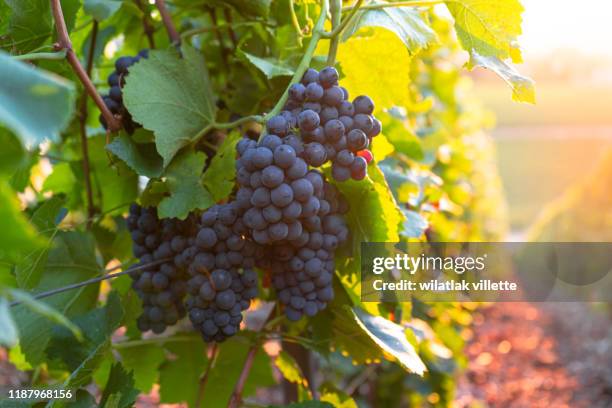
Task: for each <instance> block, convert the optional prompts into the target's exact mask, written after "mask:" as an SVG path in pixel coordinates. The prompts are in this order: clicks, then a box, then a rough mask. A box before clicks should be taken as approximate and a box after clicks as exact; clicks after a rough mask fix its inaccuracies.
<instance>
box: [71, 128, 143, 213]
mask: <svg viewBox="0 0 612 408" xmlns="http://www.w3.org/2000/svg"><path fill="white" fill-rule="evenodd" d="M105 144H106V140H105V137H104V135H99V136H96V137H93V138H90V139H89V146H90V147H89V150H90V153H89V161H90V166H91V173H92V174H91V181H92V188H93V190H94V200H96V205H97V206H98V207H99V208H100V211H101V212H103V213H105V214H121V213H122V212H124V211H125V208H126V207H127V206H128V205H129V203H131V202H133V201H134V200H135V199H136V197H137V195H138V176H137V175H136V173H134V172H133V171H132V170H131V169H130V168H128V166H127V165H126V164H124V163H123V162H121V161H117V162H115V163H112V162H111V160H109V157H108V153H107V152H106V150H105ZM83 194H85V193H84V192H83ZM83 201H84V202H85V200H83Z"/></svg>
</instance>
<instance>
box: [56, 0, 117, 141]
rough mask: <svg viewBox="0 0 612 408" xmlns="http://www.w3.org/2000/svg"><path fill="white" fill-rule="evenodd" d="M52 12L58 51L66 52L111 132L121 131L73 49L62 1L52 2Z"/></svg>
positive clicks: (69, 61) (67, 57)
mask: <svg viewBox="0 0 612 408" xmlns="http://www.w3.org/2000/svg"><path fill="white" fill-rule="evenodd" d="M51 10H52V13H53V20H54V22H55V29H56V31H57V39H58V44H57V49H58V51H60V50H65V51H66V60H67V61H68V64H70V66H71V67H72V69H73V71H74V72H75V74H76V75H77V77H79V80H80V81H81V83H82V84H83V86H84V87H85V91H86V92H87V93H88V94H89V96H90V97H91V98H92V99H93V100H94V102H95V103H96V105H97V106H98V108H99V109H100V111H101V112H102V116H103V117H104V120H106V124H107V125H108V128H109V130H110V131H112V132H114V131H117V130H119V129H121V122H120V121H118V120H117V119H116V118H115V116H114V115H113V114H112V113H111V111H110V110H109V109H108V108H107V107H106V104H105V103H104V101H103V100H102V97H101V96H100V94H98V91H97V90H96V87H95V85H94V84H93V82H91V79H90V78H89V75H87V72H85V70H84V69H83V66H82V65H81V62H80V61H79V59H78V58H77V56H76V54H75V53H74V50H73V49H72V43H71V42H70V37H69V36H68V29H67V28H66V21H65V20H64V13H63V12H62V5H61V3H60V0H51Z"/></svg>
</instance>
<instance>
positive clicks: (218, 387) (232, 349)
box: [161, 337, 275, 408]
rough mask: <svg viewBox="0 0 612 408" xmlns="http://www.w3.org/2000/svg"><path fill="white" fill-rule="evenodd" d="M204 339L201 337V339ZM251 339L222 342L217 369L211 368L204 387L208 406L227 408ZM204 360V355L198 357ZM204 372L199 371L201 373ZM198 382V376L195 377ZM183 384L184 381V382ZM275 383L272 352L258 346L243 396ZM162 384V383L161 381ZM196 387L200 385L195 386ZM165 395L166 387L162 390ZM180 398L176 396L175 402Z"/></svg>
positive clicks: (241, 338)
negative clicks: (271, 360)
mask: <svg viewBox="0 0 612 408" xmlns="http://www.w3.org/2000/svg"><path fill="white" fill-rule="evenodd" d="M199 341H200V342H201V340H199ZM250 346H251V343H250V342H249V341H247V339H246V338H244V337H240V338H237V337H234V338H232V339H230V340H228V341H226V342H224V343H223V344H221V345H219V354H218V356H217V360H216V362H215V368H214V370H211V371H210V373H209V377H208V382H207V384H206V389H205V390H204V399H203V401H205V402H206V407H207V408H208V407H210V408H224V407H226V406H227V402H228V401H229V398H230V395H231V394H232V391H233V388H234V384H236V381H237V380H238V377H239V376H240V372H241V370H242V366H243V364H244V361H245V359H246V356H247V354H248V352H249V348H250ZM197 358H199V359H200V360H204V359H203V358H202V357H197ZM200 374H201V372H200V373H199V374H198V376H199V375H200ZM195 382H196V383H197V379H196V381H195ZM181 384H183V385H182V386H183V387H184V384H185V382H184V381H183V382H181ZM273 384H275V382H274V378H273V377H272V368H271V365H270V358H269V356H268V355H267V354H266V353H265V352H264V351H263V349H259V350H258V352H257V354H256V355H255V359H254V360H253V366H252V367H251V372H250V374H249V377H248V379H247V381H246V384H245V386H244V390H243V394H242V395H243V397H247V396H249V395H252V394H253V393H254V392H255V390H256V388H257V387H267V386H271V385H273ZM162 387H163V383H162ZM194 387H197V385H196V386H194ZM161 393H162V396H163V388H162V390H161ZM188 395H189V393H183V395H182V396H181V397H182V401H185V400H186V398H185V397H186V396H188ZM178 401H181V399H177V400H176V401H175V402H178Z"/></svg>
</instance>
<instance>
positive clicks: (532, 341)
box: [456, 303, 612, 408]
mask: <svg viewBox="0 0 612 408" xmlns="http://www.w3.org/2000/svg"><path fill="white" fill-rule="evenodd" d="M590 307H591V306H588V305H584V304H572V303H566V304H528V303H499V304H494V305H492V306H490V307H487V308H485V309H483V310H482V311H481V312H480V313H479V314H478V315H476V317H475V324H474V327H473V337H472V339H471V341H470V342H469V344H468V346H467V348H466V353H467V356H468V361H469V364H468V368H467V371H466V372H465V374H464V375H463V376H462V378H461V379H460V381H459V389H458V394H457V401H456V403H457V404H456V405H457V406H458V407H482V406H485V407H504V408H505V407H517V408H522V407H529V408H531V407H534V408H539V407H546V408H551V407H554V408H557V407H558V408H562V407H568V408H569V407H571V408H581V407H589V408H599V407H601V408H604V407H612V324H611V322H610V320H609V319H607V318H606V317H605V310H604V313H602V314H599V313H594V312H593V311H592V310H591V309H590Z"/></svg>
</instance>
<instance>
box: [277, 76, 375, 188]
mask: <svg viewBox="0 0 612 408" xmlns="http://www.w3.org/2000/svg"><path fill="white" fill-rule="evenodd" d="M348 99H349V95H348V92H347V90H346V89H345V88H343V87H340V86H339V85H338V72H337V71H336V69H334V68H332V67H327V68H324V69H322V70H321V72H317V71H316V70H314V69H312V68H310V69H308V70H307V71H306V72H305V74H304V76H303V77H302V80H301V82H299V83H296V84H293V85H292V86H291V87H290V88H289V91H288V100H287V103H286V104H285V107H284V109H285V110H284V111H282V112H281V113H280V115H278V116H277V117H274V118H272V119H270V121H269V123H268V127H269V130H270V131H271V132H272V133H273V134H277V135H282V134H285V133H288V134H292V133H299V134H300V136H301V139H302V141H303V142H304V143H305V145H304V147H303V152H302V153H301V156H302V157H303V158H304V160H306V162H307V163H308V165H310V166H312V167H319V166H321V165H323V164H324V163H326V162H327V161H331V163H332V176H333V178H334V179H335V180H336V181H346V180H348V179H350V178H352V179H354V180H362V179H363V178H365V176H366V175H367V166H368V164H369V163H370V162H371V161H372V153H371V152H370V150H368V148H369V147H370V145H371V143H372V138H373V137H375V136H377V135H378V134H380V132H381V130H382V125H381V122H380V121H379V120H378V119H376V118H375V117H374V116H373V115H372V113H373V112H374V102H373V101H372V99H370V98H369V97H368V96H365V95H361V96H358V97H356V98H355V99H354V100H353V102H350V101H349V100H348Z"/></svg>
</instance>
